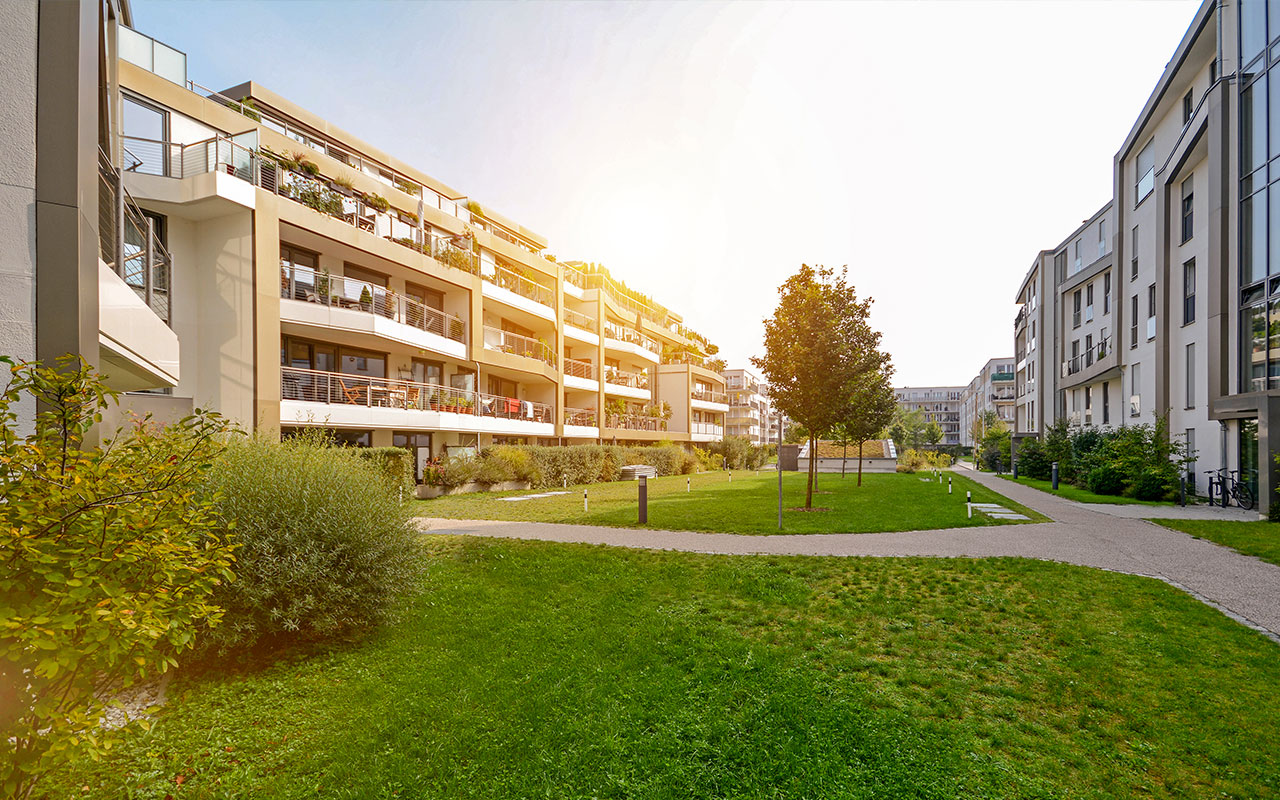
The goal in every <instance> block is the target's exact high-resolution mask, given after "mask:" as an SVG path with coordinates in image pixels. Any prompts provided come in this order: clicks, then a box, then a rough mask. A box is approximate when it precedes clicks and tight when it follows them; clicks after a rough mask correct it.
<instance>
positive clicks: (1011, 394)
mask: <svg viewBox="0 0 1280 800" xmlns="http://www.w3.org/2000/svg"><path fill="white" fill-rule="evenodd" d="M1016 400H1017V394H1016V389H1015V373H1014V359H1012V358H993V359H991V360H989V361H988V362H987V363H986V364H984V365H983V366H982V369H981V370H979V371H978V374H977V375H975V376H974V378H973V380H971V381H969V385H968V386H966V387H965V389H964V392H963V393H961V395H960V444H961V445H962V446H964V447H973V446H974V445H975V443H976V441H977V437H978V436H980V435H981V432H982V428H983V420H985V419H986V414H987V413H988V412H991V413H993V414H995V415H996V417H997V418H998V419H999V420H1000V422H1001V423H1002V424H1003V425H1004V426H1005V427H1006V428H1007V429H1009V430H1013V426H1014V416H1015V413H1016V409H1015V402H1016Z"/></svg>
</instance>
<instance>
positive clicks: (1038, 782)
mask: <svg viewBox="0 0 1280 800" xmlns="http://www.w3.org/2000/svg"><path fill="white" fill-rule="evenodd" d="M430 547H431V548H432V555H431V557H430V563H429V571H428V576H427V580H426V588H425V591H423V592H422V593H421V595H420V596H419V597H418V598H417V600H416V601H415V602H414V603H413V605H412V606H411V608H409V609H408V613H407V615H406V617H405V619H404V621H403V622H402V623H401V624H399V625H396V626H393V627H390V628H388V629H386V630H383V631H382V632H380V633H376V634H374V635H372V636H371V637H370V638H369V639H368V640H367V641H365V642H363V643H361V644H358V645H353V646H349V647H346V648H339V649H334V650H332V651H329V652H321V653H313V654H311V655H309V656H307V657H294V658H291V659H286V660H284V661H282V662H280V663H278V664H276V665H274V666H271V667H268V668H265V669H261V670H259V671H249V672H245V673H241V674H233V675H206V676H204V677H186V678H180V679H179V680H178V681H176V682H175V684H174V685H173V686H172V687H171V689H170V692H169V696H170V701H169V704H168V705H167V706H166V707H165V708H164V709H163V710H162V711H161V713H160V717H159V720H158V724H157V726H156V728H155V730H154V731H153V732H151V733H143V732H137V733H134V734H131V735H130V736H129V738H128V739H127V740H126V742H125V743H124V744H123V745H122V746H121V747H119V748H116V749H115V750H114V751H113V752H112V753H111V754H110V755H109V756H107V757H106V758H105V759H104V760H103V761H102V762H101V763H98V764H94V763H92V762H89V761H85V762H83V763H81V764H78V765H77V766H76V767H75V768H74V772H72V773H69V774H65V775H62V776H59V778H58V780H57V781H56V782H55V784H54V785H53V786H50V787H47V788H48V789H49V793H50V796H53V797H76V798H90V799H103V800H105V799H106V798H120V797H130V798H136V800H163V798H165V797H166V796H169V795H171V796H172V797H173V798H175V800H208V799H211V798H255V800H283V799H284V798H302V797H319V798H335V799H337V800H346V799H348V798H352V799H354V798H376V799H387V798H427V797H431V798H496V797H501V798H533V797H539V798H541V797H563V798H591V797H601V798H688V797H699V798H719V797H735V798H766V797H767V798H776V797H822V798H855V797H857V798H868V797H919V798H989V797H1010V798H1017V797H1056V798H1110V797H1136V796H1143V797H1154V798H1174V797H1208V796H1213V797H1237V798H1263V797H1276V796H1278V795H1280V748H1277V747H1276V746H1275V738H1274V735H1275V727H1274V726H1275V719H1276V718H1277V715H1280V697H1278V696H1277V695H1276V693H1275V692H1274V691H1273V687H1274V686H1275V685H1276V684H1277V682H1280V659H1278V658H1277V657H1276V656H1277V653H1278V652H1280V651H1277V649H1276V645H1275V644H1274V643H1272V642H1270V641H1269V640H1267V639H1265V638H1264V637H1262V636H1261V635H1259V634H1257V633H1255V632H1254V631H1251V630H1249V629H1247V628H1244V627H1243V626H1240V625H1237V624H1236V623H1234V622H1232V621H1230V620H1229V619H1227V618H1226V617H1224V616H1223V615H1221V614H1220V613H1218V612H1217V611H1214V610H1212V609H1210V608H1208V607H1206V606H1204V605H1201V604H1200V603H1198V602H1196V601H1195V600H1194V599H1192V598H1190V597H1188V596H1187V595H1185V594H1183V593H1181V592H1179V591H1177V590H1176V589H1173V588H1171V587H1169V586H1167V585H1165V584H1162V583H1159V582H1157V581H1153V580H1149V579H1143V578H1137V577H1133V576H1126V575H1119V574H1114V573H1109V572H1104V571H1100V570H1090V569H1085V568H1081V567H1072V566H1067V565H1061V564H1052V563H1045V562H1035V561H1026V560H1019V559H982V560H968V559H957V560H943V559H835V558H797V557H763V556H756V557H725V556H705V555H697V554H689V553H661V552H643V551H630V550H624V549H611V548H600V547H586V546H576V545H553V544H547V543H537V542H513V541H495V540H480V539H462V538H454V537H438V538H433V539H432V540H431V541H430Z"/></svg>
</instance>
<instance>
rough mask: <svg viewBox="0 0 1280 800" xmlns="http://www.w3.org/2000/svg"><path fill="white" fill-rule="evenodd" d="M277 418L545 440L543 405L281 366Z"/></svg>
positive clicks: (549, 413)
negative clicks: (537, 437)
mask: <svg viewBox="0 0 1280 800" xmlns="http://www.w3.org/2000/svg"><path fill="white" fill-rule="evenodd" d="M280 397H281V411H280V418H281V421H282V422H286V423H298V422H301V423H309V424H324V425H334V426H343V427H351V426H355V427H378V428H409V429H414V428H429V429H436V430H460V431H476V432H482V431H483V432H492V433H509V434H530V435H540V436H549V435H552V434H553V432H554V430H555V424H554V418H555V414H554V410H553V408H552V407H551V406H549V405H546V404H544V403H534V402H531V401H529V400H520V399H517V398H514V397H503V396H500V395H490V394H484V393H482V392H475V391H469V390H465V389H455V388H452V387H449V386H439V385H436V384H430V383H418V382H415V381H401V380H392V379H390V378H372V377H366V376H363V375H347V374H344V373H338V372H321V371H318V370H310V369H300V368H296V367H281V368H280Z"/></svg>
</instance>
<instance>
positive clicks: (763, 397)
mask: <svg viewBox="0 0 1280 800" xmlns="http://www.w3.org/2000/svg"><path fill="white" fill-rule="evenodd" d="M720 375H721V376H722V377H723V378H724V380H725V386H726V387H727V389H728V393H729V414H728V424H727V426H726V428H725V432H726V433H727V434H729V435H730V436H745V437H747V438H748V439H750V440H751V441H752V443H754V444H767V443H768V442H769V441H771V440H770V438H769V416H770V413H771V409H770V405H769V395H768V391H769V387H768V386H767V385H766V384H765V383H764V382H763V381H762V380H760V378H759V377H757V376H756V375H755V374H754V373H753V372H751V371H750V370H747V369H728V370H725V371H724V372H721V373H720Z"/></svg>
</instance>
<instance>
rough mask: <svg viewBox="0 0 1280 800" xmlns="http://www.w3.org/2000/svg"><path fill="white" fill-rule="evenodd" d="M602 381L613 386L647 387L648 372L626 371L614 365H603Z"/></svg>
mask: <svg viewBox="0 0 1280 800" xmlns="http://www.w3.org/2000/svg"><path fill="white" fill-rule="evenodd" d="M604 382H605V383H611V384H613V385H614V386H630V387H631V388H632V389H648V388H649V373H647V372H626V371H624V370H620V369H617V368H616V367H605V370H604Z"/></svg>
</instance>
